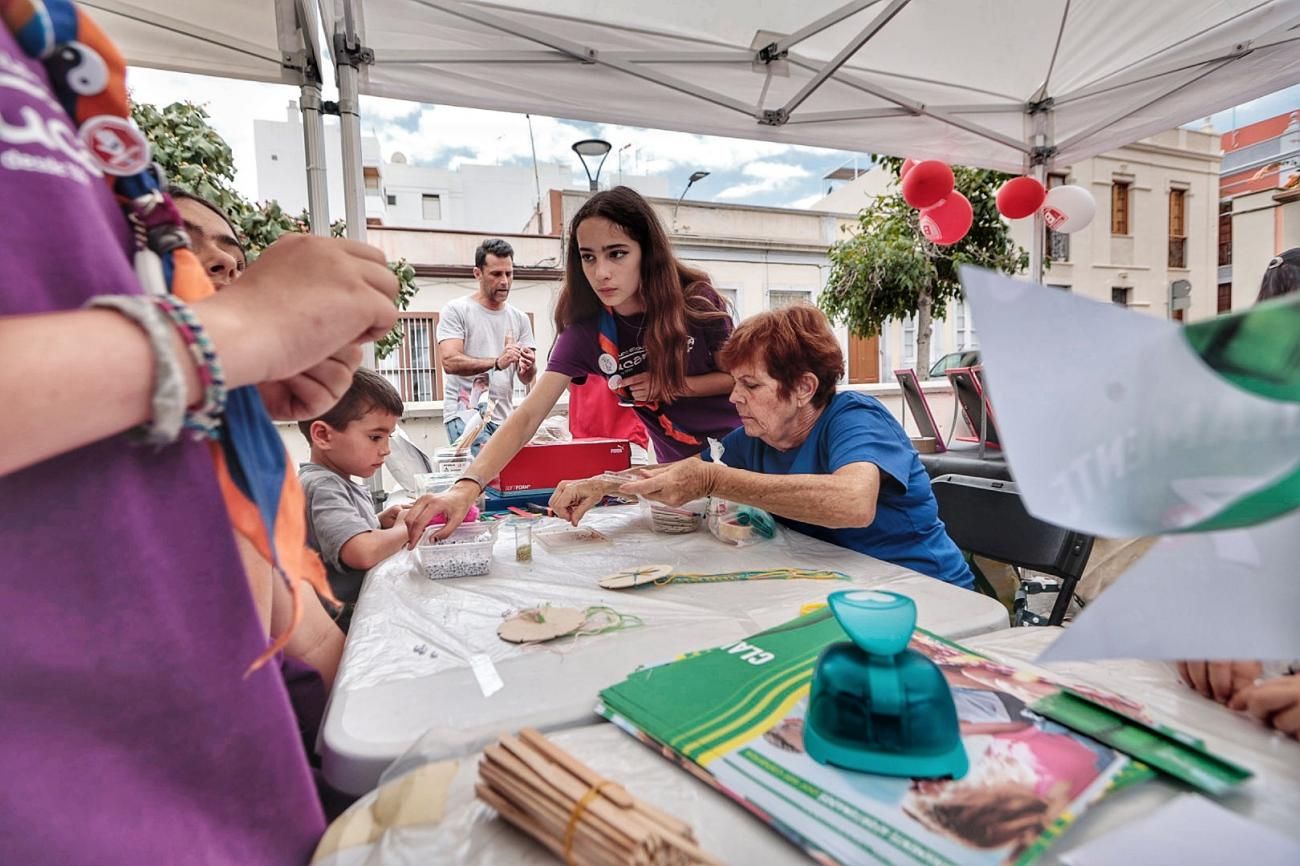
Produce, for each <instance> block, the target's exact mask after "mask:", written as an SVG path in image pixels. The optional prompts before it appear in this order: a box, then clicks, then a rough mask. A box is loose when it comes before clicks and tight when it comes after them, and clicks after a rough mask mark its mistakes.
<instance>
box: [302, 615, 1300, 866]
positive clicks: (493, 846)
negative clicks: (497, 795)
mask: <svg viewBox="0 0 1300 866" xmlns="http://www.w3.org/2000/svg"><path fill="white" fill-rule="evenodd" d="M1059 634H1060V629H1056V628H1018V629H1004V630H1001V631H998V632H993V633H988V634H984V635H980V636H976V637H970V638H967V639H965V640H963V641H962V643H963V644H964V645H965V646H966V647H968V648H970V649H971V650H974V651H976V652H979V653H981V654H983V655H987V656H989V657H991V658H993V659H995V660H1001V661H1006V662H1015V663H1016V664H1018V665H1022V666H1024V667H1026V668H1028V669H1031V670H1032V669H1033V665H1032V664H1029V662H1031V660H1032V659H1034V658H1035V657H1036V656H1037V655H1038V653H1039V652H1041V651H1042V650H1043V649H1044V648H1045V647H1046V646H1047V645H1048V644H1050V643H1051V641H1053V640H1055V638H1056V637H1057V636H1058V635H1059ZM1051 671H1052V673H1053V674H1055V675H1057V676H1059V677H1062V678H1064V679H1066V680H1067V681H1068V680H1078V681H1079V682H1082V683H1086V684H1089V685H1093V686H1097V687H1100V688H1104V689H1108V690H1110V691H1113V692H1118V693H1120V694H1123V695H1126V696H1129V697H1132V698H1135V699H1138V700H1141V701H1142V702H1143V703H1145V704H1146V706H1147V707H1148V709H1149V710H1150V712H1151V714H1152V715H1153V716H1154V717H1156V718H1157V719H1158V720H1160V721H1166V722H1170V723H1173V724H1176V725H1177V726H1178V727H1180V728H1181V729H1182V730H1185V731H1187V732H1188V733H1191V734H1194V735H1196V736H1198V737H1202V738H1204V739H1205V741H1206V742H1207V743H1208V745H1209V746H1210V748H1212V749H1213V750H1214V751H1216V752H1217V753H1219V754H1221V755H1223V756H1224V757H1227V758H1229V759H1231V760H1234V761H1237V762H1239V763H1241V764H1243V765H1245V766H1247V767H1249V768H1250V769H1251V770H1253V771H1254V772H1255V774H1256V776H1255V778H1254V779H1252V780H1250V781H1248V782H1246V783H1245V784H1244V785H1243V786H1242V787H1241V788H1240V789H1239V791H1238V792H1236V793H1235V794H1233V795H1232V796H1230V797H1227V798H1225V799H1223V800H1221V801H1220V802H1221V803H1222V804H1223V805H1224V806H1226V807H1227V808H1229V809H1233V810H1234V811H1237V812H1239V813H1241V814H1243V815H1245V816H1247V817H1249V818H1250V819H1252V820H1255V821H1259V822H1261V823H1264V824H1268V825H1270V826H1272V827H1275V828H1277V829H1278V830H1281V831H1282V832H1283V833H1286V834H1288V835H1290V836H1292V837H1300V822H1297V820H1296V816H1297V815H1300V743H1296V742H1295V741H1294V740H1287V739H1284V738H1282V737H1281V736H1279V735H1275V734H1272V733H1270V732H1268V731H1266V730H1265V729H1263V728H1261V727H1260V726H1258V725H1256V724H1254V723H1253V722H1251V721H1249V720H1247V719H1245V718H1242V717H1240V716H1237V715H1236V714H1235V713H1232V712H1230V711H1228V710H1226V709H1224V708H1223V707H1220V706H1219V705H1217V704H1215V703H1214V702H1212V701H1209V700H1206V699H1205V698H1202V697H1200V696H1199V695H1197V694H1195V693H1193V692H1191V691H1190V690H1189V689H1186V688H1185V687H1183V686H1182V685H1181V684H1179V683H1178V682H1177V676H1176V674H1174V673H1173V671H1172V668H1171V667H1170V666H1169V665H1166V664H1163V663H1149V662H1102V663H1096V662H1092V663H1078V664H1069V665H1053V666H1052V667H1051ZM549 736H550V738H551V739H552V740H553V741H554V742H556V743H557V744H559V745H560V746H561V747H563V748H564V749H566V750H568V751H569V752H571V753H572V754H573V755H574V756H575V757H577V758H579V759H580V760H582V761H583V762H584V763H586V764H588V765H589V766H591V767H592V768H593V769H594V770H596V771H597V772H598V773H600V774H601V775H603V776H607V777H609V778H613V779H617V780H618V781H619V782H620V784H622V785H623V786H624V787H626V788H627V789H628V790H629V791H631V792H632V793H634V794H635V795H636V796H638V797H641V798H643V799H645V800H646V801H647V802H650V803H652V804H654V805H656V806H658V807H660V808H662V809H665V810H667V811H668V812H669V813H671V814H673V815H676V816H677V817H679V818H681V819H682V820H684V821H686V822H687V823H689V824H690V825H691V826H692V827H693V828H694V830H695V834H696V837H697V838H698V839H699V842H700V845H701V847H702V848H703V849H704V850H705V851H708V852H709V853H710V854H713V855H714V856H716V857H718V858H719V859H721V860H722V861H723V862H724V863H732V864H741V866H755V864H762V866H801V864H807V863H810V862H812V861H810V860H809V859H808V857H807V855H805V854H804V853H803V852H802V851H801V850H799V849H798V848H796V847H795V846H793V845H791V844H790V843H788V842H787V841H786V840H785V839H784V838H783V837H781V836H780V835H779V834H777V833H776V832H775V831H773V830H771V829H769V828H767V827H765V826H763V825H762V823H760V822H759V821H758V819H756V818H754V817H753V816H752V815H750V814H749V813H747V812H746V811H745V810H744V809H743V808H741V807H740V806H738V805H736V804H735V803H734V802H733V801H732V800H730V799H729V798H727V797H726V796H725V795H723V794H720V793H718V792H717V791H715V790H713V789H712V788H710V787H708V786H707V785H705V784H704V783H702V782H700V781H699V780H697V779H696V778H695V777H693V776H691V775H690V774H689V773H687V772H686V771H684V770H682V769H681V768H679V767H677V766H676V765H675V764H673V763H671V762H670V761H667V760H665V759H664V758H663V757H661V756H660V755H659V754H658V753H657V752H656V751H655V750H653V749H650V748H648V747H647V746H645V745H644V744H642V743H641V742H640V741H638V740H635V739H633V738H632V737H631V736H629V735H627V734H626V733H624V732H623V731H621V730H620V729H618V728H616V727H615V726H614V725H611V724H600V725H589V726H584V727H577V728H571V729H569V730H564V731H559V732H556V733H553V734H550V735H549ZM478 757H479V756H478V755H474V756H472V757H470V758H467V759H464V760H463V761H462V762H461V764H460V766H459V769H458V772H457V775H456V778H455V780H454V781H453V783H452V786H451V789H450V792H449V795H448V798H447V809H446V812H445V813H444V815H443V818H442V821H441V822H439V823H438V824H437V825H432V826H427V825H426V826H418V827H409V828H404V829H400V830H390V831H389V832H388V833H386V834H385V835H384V836H383V837H382V838H381V839H380V840H379V841H378V842H376V843H375V844H373V845H366V846H360V847H357V848H352V849H349V850H345V851H341V852H339V853H338V854H336V855H335V856H334V857H331V858H329V859H328V860H326V861H323V862H322V863H320V864H318V866H381V864H382V866H407V864H410V866H416V864H423V863H474V864H476V866H552V864H558V863H559V862H560V861H559V860H558V859H556V858H555V857H554V856H552V855H551V854H550V853H549V852H548V851H546V850H545V849H544V848H542V847H541V846H540V845H538V844H537V843H535V842H533V841H532V840H531V839H528V838H527V837H525V836H524V835H522V834H521V833H518V832H516V831H515V830H514V829H513V828H511V827H510V826H509V825H507V824H506V823H505V822H504V821H502V820H500V819H499V818H497V817H496V815H495V813H494V812H493V811H492V810H491V809H490V808H488V807H487V806H485V805H483V804H482V803H481V802H479V801H478V800H477V799H475V797H474V780H475V778H476V776H477V764H478ZM424 760H425V759H424V756H423V755H421V754H419V750H418V749H416V750H413V751H412V754H410V755H407V756H404V758H403V760H402V762H401V764H402V766H404V767H406V768H408V769H409V768H413V767H414V766H418V765H419V764H421V763H423V762H424ZM398 769H400V768H398ZM1182 790H1184V789H1182V788H1180V787H1179V786H1177V785H1175V784H1173V783H1169V782H1165V781H1161V780H1154V781H1149V782H1146V783H1144V784H1141V785H1138V786H1134V787H1132V788H1128V789H1126V790H1122V791H1120V792H1118V793H1116V794H1112V795H1111V796H1109V797H1107V798H1106V799H1105V800H1103V801H1102V802H1101V803H1099V804H1097V805H1095V806H1093V807H1092V808H1091V809H1090V810H1089V811H1088V812H1087V813H1085V814H1084V815H1083V817H1082V818H1080V819H1079V821H1078V822H1077V823H1076V824H1075V825H1074V826H1073V827H1071V828H1070V830H1069V831H1068V832H1067V834H1066V835H1065V836H1064V837H1062V838H1061V839H1060V840H1059V841H1057V842H1056V844H1055V845H1054V846H1053V847H1052V848H1050V849H1049V850H1048V852H1047V854H1046V856H1045V858H1044V859H1043V860H1042V861H1041V862H1043V863H1048V864H1055V863H1059V862H1060V857H1061V855H1062V854H1064V853H1065V852H1067V851H1069V850H1070V849H1071V848H1074V847H1076V846H1078V845H1081V844H1083V843H1084V842H1085V841H1086V840H1088V839H1090V838H1093V837H1095V836H1097V835H1100V834H1102V833H1105V832H1107V831H1108V830H1111V829H1114V828H1115V827H1118V826H1119V825H1121V824H1124V823H1126V822H1128V821H1132V820H1134V819H1136V818H1138V817H1140V816H1142V815H1145V814H1147V813H1149V812H1150V811H1151V810H1153V809H1156V808H1158V807H1159V806H1160V805H1161V804H1163V803H1164V802H1165V801H1167V800H1169V799H1170V798H1172V797H1173V796H1175V795H1176V794H1178V793H1180V792H1181V791H1182ZM372 796H373V795H372ZM365 802H366V799H363V800H362V803H363V804H364V803H365Z"/></svg>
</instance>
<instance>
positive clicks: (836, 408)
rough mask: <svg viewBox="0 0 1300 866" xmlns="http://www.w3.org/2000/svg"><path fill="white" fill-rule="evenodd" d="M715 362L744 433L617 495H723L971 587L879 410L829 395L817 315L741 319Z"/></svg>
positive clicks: (582, 494) (826, 335) (836, 359)
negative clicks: (715, 454)
mask: <svg viewBox="0 0 1300 866" xmlns="http://www.w3.org/2000/svg"><path fill="white" fill-rule="evenodd" d="M718 359H719V361H720V363H721V364H722V366H723V368H724V369H726V370H727V371H728V372H729V373H730V374H731V375H732V377H733V378H734V379H735V387H734V388H733V389H732V392H731V402H732V403H733V404H735V406H736V410H737V412H738V413H739V414H740V420H741V423H742V425H743V426H742V427H741V428H740V429H737V430H735V431H733V432H732V433H730V434H728V435H727V436H726V437H725V438H724V439H723V440H722V445H723V449H724V452H723V455H722V461H721V463H714V462H711V461H710V460H709V459H708V453H707V452H706V453H705V454H703V455H701V457H700V458H692V459H689V460H683V461H680V462H678V463H673V464H670V465H666V466H657V467H652V468H650V469H647V470H645V473H646V475H647V477H646V478H645V479H643V480H640V481H636V482H632V483H630V484H625V485H623V486H622V487H621V488H619V490H620V492H622V493H626V494H638V495H641V496H644V497H646V498H648V499H652V500H655V501H658V502H664V503H667V504H669V505H680V504H682V503H685V502H689V501H691V500H693V499H698V498H700V497H702V496H721V497H723V498H725V499H729V500H731V501H733V502H740V503H744V504H747V505H754V506H757V507H759V508H762V509H765V510H767V511H769V512H771V513H772V514H774V515H775V516H776V517H777V518H778V519H779V520H780V521H781V522H782V523H784V524H786V525H787V526H790V527H792V528H794V529H797V530H799V531H800V532H803V533H806V534H808V535H811V536H813V537H815V538H820V539H823V540H824V541H829V542H831V543H833V544H838V545H840V546H842V547H847V548H850V549H852V550H857V551H860V552H862V553H866V554H869V555H871V556H874V557H877V558H879V559H883V560H887V561H889V562H893V563H896V564H898V565H902V566H905V567H907V568H910V569H912V570H913V571H917V572H920V573H921V574H926V575H929V576H931V577H935V578H938V579H939V580H943V581H947V582H948V583H953V584H956V585H958V586H963V587H968V588H969V587H971V586H972V585H973V583H974V577H973V576H972V574H971V570H970V567H969V566H968V565H967V564H966V561H965V560H964V559H963V558H962V555H961V552H960V551H958V549H957V546H956V545H955V544H953V542H952V540H951V539H950V538H949V537H948V534H947V532H945V530H944V527H943V523H942V522H941V521H940V520H939V509H938V505H937V504H936V503H935V499H934V494H933V492H931V490H930V479H929V477H928V476H927V475H926V473H925V469H924V467H922V465H921V461H920V459H919V458H918V457H917V454H916V449H914V448H913V447H912V443H911V440H909V439H908V437H907V434H906V433H905V432H904V431H903V428H902V426H901V425H900V424H899V423H898V421H896V420H895V419H894V417H893V415H891V414H890V413H889V410H887V409H886V408H885V407H884V406H883V405H882V404H881V403H880V401H878V400H876V399H875V398H874V397H870V396H867V395H866V394H860V393H856V392H851V391H843V392H837V391H836V387H835V384H836V382H838V381H839V379H840V376H841V375H843V372H844V356H843V354H842V353H841V351H840V347H839V342H838V341H837V340H836V339H835V334H834V333H833V332H832V331H831V327H830V323H829V322H828V321H827V320H826V316H825V315H823V314H822V312H821V311H820V310H818V309H817V308H815V307H811V306H808V305H796V306H791V307H786V308H784V309H781V310H774V311H772V312H768V313H763V314H761V315H758V316H754V317H752V318H750V319H747V320H746V321H745V322H744V323H743V324H741V326H740V327H739V328H737V329H736V331H735V333H733V334H732V335H731V338H730V339H729V340H728V341H727V343H726V344H725V345H724V346H723V348H722V351H721V352H720V353H719V356H718ZM605 492H609V491H608V490H607V489H602V488H601V486H600V485H599V484H593V483H591V482H577V483H574V484H571V485H565V486H562V487H561V488H559V489H557V490H556V493H555V496H554V497H553V498H552V500H551V505H552V507H554V508H556V512H557V513H558V514H560V515H562V516H567V517H569V518H570V519H571V520H573V521H574V522H575V523H576V522H577V520H578V519H580V518H581V517H582V515H583V514H584V513H585V512H586V511H587V509H588V508H590V507H591V506H592V505H594V504H595V503H596V502H598V501H599V499H600V495H601V494H603V493H605Z"/></svg>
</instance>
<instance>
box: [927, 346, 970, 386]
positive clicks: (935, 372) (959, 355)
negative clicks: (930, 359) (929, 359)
mask: <svg viewBox="0 0 1300 866" xmlns="http://www.w3.org/2000/svg"><path fill="white" fill-rule="evenodd" d="M979 362H980V353H979V349H967V350H965V351H963V352H949V353H948V354H946V355H944V356H943V357H942V358H940V359H939V360H937V361H935V362H934V366H932V367H931V368H930V378H931V379H942V378H943V376H944V372H945V371H947V370H951V369H952V368H954V367H974V366H975V365H976V364H978V363H979Z"/></svg>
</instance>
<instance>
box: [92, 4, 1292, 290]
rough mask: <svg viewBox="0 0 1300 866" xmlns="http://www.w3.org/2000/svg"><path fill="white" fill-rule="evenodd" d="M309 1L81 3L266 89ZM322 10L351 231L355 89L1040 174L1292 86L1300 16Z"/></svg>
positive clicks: (1171, 7) (356, 220) (525, 7)
mask: <svg viewBox="0 0 1300 866" xmlns="http://www.w3.org/2000/svg"><path fill="white" fill-rule="evenodd" d="M304 2H305V0H275V4H276V5H275V8H276V10H277V14H276V15H269V14H266V13H265V12H264V11H263V12H261V13H260V14H252V13H253V11H256V10H258V9H259V8H260V9H262V10H265V9H266V8H267V7H269V6H270V5H271V4H270V2H269V0H268V2H265V3H262V4H258V3H256V2H253V0H239V2H238V3H237V4H235V5H238V6H239V7H249V9H248V10H243V9H240V10H239V11H232V10H231V8H230V6H231V5H232V4H221V8H220V10H219V11H212V10H211V9H208V7H207V6H205V5H204V4H200V3H195V2H192V0H191V2H179V3H174V4H167V10H168V11H167V15H168V16H171V20H172V22H173V23H172V24H171V25H159V24H156V23H154V22H158V21H164V20H168V19H167V18H166V17H165V16H162V15H157V14H154V13H153V12H152V11H149V12H146V13H143V15H142V16H140V17H141V18H142V19H143V20H139V19H131V23H130V24H129V25H128V24H126V23H123V22H124V21H126V20H127V19H126V18H125V17H124V16H123V14H122V11H121V10H122V9H123V8H136V11H137V12H139V11H140V7H129V6H128V4H126V3H122V2H116V0H94V2H90V3H88V4H87V5H89V6H92V7H94V8H96V9H99V10H103V11H108V12H110V13H112V14H113V15H115V16H116V19H113V18H110V19H109V20H106V21H105V24H106V25H107V26H108V29H109V30H110V32H111V33H112V35H113V36H114V37H115V38H117V39H118V40H119V44H122V45H123V46H124V50H125V52H126V54H127V56H128V58H130V60H131V61H132V62H135V63H141V64H145V65H153V66H163V67H166V68H172V69H186V70H189V71H207V72H211V73H213V74H233V75H238V74H244V75H250V76H252V77H261V76H259V75H255V73H254V71H253V70H254V68H255V67H256V68H263V67H264V63H262V61H265V60H266V57H267V56H268V55H267V54H266V53H265V52H261V53H256V56H255V57H254V56H250V55H253V54H255V52H253V51H252V50H251V49H253V48H266V47H268V46H272V45H274V46H277V47H283V44H284V43H283V39H284V36H285V34H286V33H287V32H289V31H287V30H286V22H290V23H291V22H293V21H295V20H297V21H302V20H307V19H306V18H305V14H306V10H304V9H303V4H304ZM321 2H322V8H321V9H320V10H319V11H320V17H319V21H320V25H321V27H322V28H323V29H324V30H325V31H326V32H331V33H332V34H333V52H332V53H333V56H334V58H335V63H336V68H337V69H338V71H339V90H340V100H339V101H340V108H341V110H342V112H343V116H344V120H345V123H344V131H345V135H344V159H345V166H346V170H347V171H348V174H349V177H348V178H345V189H346V190H347V192H348V196H349V202H348V204H349V208H348V217H349V218H348V226H349V230H350V231H355V232H358V233H364V218H363V213H364V212H363V209H362V205H361V202H362V183H361V168H360V148H359V142H360V128H359V123H358V119H357V117H356V114H355V110H356V98H357V96H358V95H359V94H368V95H375V96H388V97H394V98H400V99H411V100H416V101H421V102H430V103H444V104H451V105H462V106H471V107H477V108H491V109H497V110H503V111H518V112H532V113H538V114H548V115H553V116H558V117H565V118H572V119H578V120H590V121H603V122H614V123H625V124H631V125H636V126H644V127H652V128H662V129H674V130H682V131H687V132H695V133H702V134H709V135H725V136H733V137H741V138H755V139H765V140H769V141H780V142H788V143H792V144H806V145H819V146H823V147H831V148H839V149H845V150H853V151H871V152H880V153H891V154H898V155H905V156H913V157H932V158H938V159H944V160H947V161H950V162H955V163H961V164H965V165H974V166H983V167H988V168H998V169H1003V170H1007V171H1015V172H1019V171H1035V172H1037V173H1039V174H1040V176H1041V175H1042V174H1043V173H1044V172H1046V170H1048V169H1049V168H1050V167H1051V166H1053V165H1055V164H1061V165H1065V164H1069V163H1070V162H1072V161H1076V160H1079V159H1083V158H1085V157H1088V156H1092V155H1095V154H1097V153H1101V152H1103V151H1105V150H1108V149H1110V148H1113V147H1116V146H1119V145H1122V144H1126V143H1129V142H1132V141H1135V140H1137V139H1139V138H1141V137H1143V136H1146V135H1150V134H1152V133H1155V132H1159V131H1161V130H1164V129H1168V128H1170V127H1172V126H1175V125H1177V124H1180V123H1185V122H1187V121H1189V120H1193V119H1195V118H1196V117H1200V116H1204V115H1206V114H1209V113H1211V112H1214V111H1218V110H1220V109H1222V108H1226V107H1228V106H1231V105H1234V104H1237V103H1239V102H1242V101H1244V100H1247V99H1251V98H1253V97H1256V96H1260V95H1263V94H1266V93H1270V92H1272V91H1274V90H1278V89H1280V88H1282V87H1285V86H1288V85H1291V84H1294V83H1296V82H1300V0H1152V2H1145V3H1142V2H1133V0H1090V2H1089V0H848V2H846V0H802V2H798V3H795V2H790V0H713V2H701V0H657V2H653V3H633V2H620V3H610V2H608V0H499V2H493V3H486V2H468V0H332V2H333V3H334V6H333V8H326V0H321ZM136 3H137V4H142V5H143V6H158V7H162V6H163V5H164V4H162V3H159V2H157V0H136ZM208 6H210V4H208ZM191 9H193V10H195V12H201V11H204V10H205V9H206V10H207V12H206V15H196V16H191ZM240 11H249V12H250V14H249V15H247V16H242V15H240V14H239V12H240ZM290 12H292V13H293V14H289V13H290ZM179 18H185V19H187V20H196V21H202V22H204V26H203V27H196V26H189V27H188V29H185V30H184V32H185V33H186V34H187V35H188V36H189V38H191V39H194V40H198V41H200V42H201V41H203V40H204V39H205V36H211V38H210V39H207V41H209V42H211V43H212V44H211V47H206V48H202V49H197V48H196V49H195V50H194V51H193V52H190V51H187V50H183V49H180V48H178V47H177V46H173V45H171V44H170V43H169V42H164V43H163V44H162V45H157V44H151V40H152V32H150V27H149V25H150V24H152V29H153V30H157V29H160V28H161V29H165V30H167V32H169V33H173V32H175V31H178V30H181V29H183V26H178V25H175V19H179ZM290 30H291V28H290ZM234 33H238V34H241V35H240V38H239V39H235V38H234V37H233V36H232V34H234ZM178 38H179V37H178ZM308 42H310V40H308ZM283 53H284V56H285V57H288V56H289V55H290V54H291V52H283ZM225 61H228V62H230V64H231V65H230V67H229V68H228V69H226V70H224V71H222V70H220V69H219V68H217V67H218V66H219V64H220V63H221V62H225ZM200 67H201V68H200ZM289 68H290V69H292V67H291V66H290V67H289ZM263 74H265V75H267V76H271V73H270V72H268V71H266V70H265V69H263ZM284 74H285V73H284V72H283V71H282V72H281V75H280V77H268V78H267V80H284V78H283V76H284ZM350 138H351V139H353V141H351V142H350V141H349V139H350ZM350 145H351V146H350ZM309 152H310V151H309ZM1034 235H1035V250H1034V251H1033V258H1034V261H1033V263H1032V265H1031V267H1032V269H1033V270H1032V271H1031V272H1033V273H1035V274H1037V273H1040V272H1041V270H1040V263H1041V243H1042V232H1041V231H1040V232H1035V233H1034Z"/></svg>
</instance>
